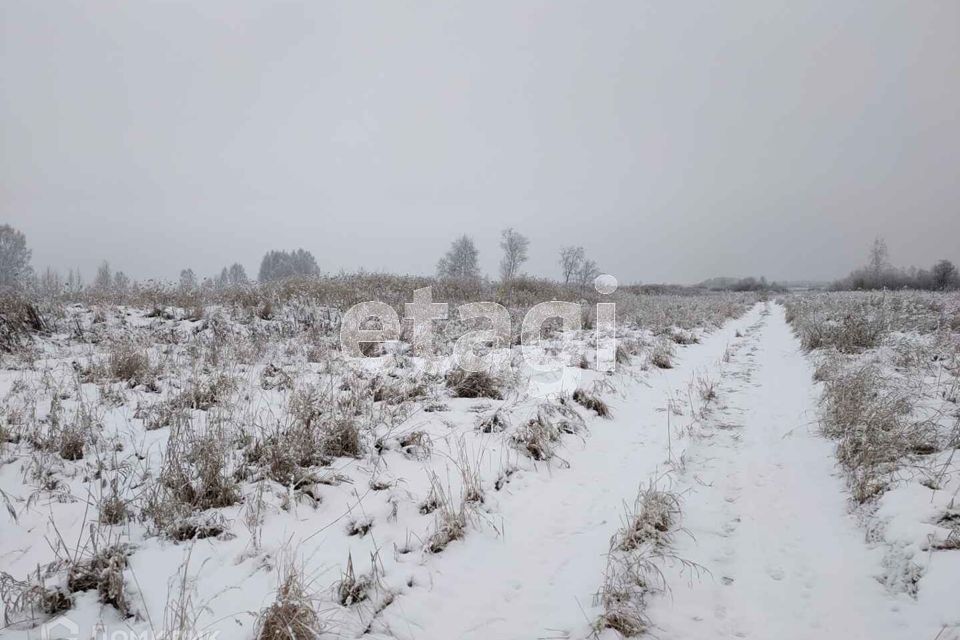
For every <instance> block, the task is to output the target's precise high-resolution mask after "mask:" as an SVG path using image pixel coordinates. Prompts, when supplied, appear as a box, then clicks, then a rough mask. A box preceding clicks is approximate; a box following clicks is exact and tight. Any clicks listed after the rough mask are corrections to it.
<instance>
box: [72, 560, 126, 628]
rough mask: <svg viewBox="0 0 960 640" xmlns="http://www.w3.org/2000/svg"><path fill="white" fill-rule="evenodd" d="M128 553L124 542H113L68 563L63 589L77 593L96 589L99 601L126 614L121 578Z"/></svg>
mask: <svg viewBox="0 0 960 640" xmlns="http://www.w3.org/2000/svg"><path fill="white" fill-rule="evenodd" d="M129 553H130V550H129V549H128V548H127V547H126V546H124V545H113V546H111V547H108V548H106V549H103V550H102V551H99V552H95V553H94V554H93V555H92V556H91V557H89V558H86V559H84V560H80V561H78V562H76V563H74V564H72V565H71V566H70V569H69V571H68V573H67V590H68V591H69V592H70V593H77V592H79V591H89V590H91V589H96V591H97V595H98V596H99V599H100V602H102V603H103V604H108V605H111V606H113V607H114V608H115V609H116V610H117V611H119V612H120V613H121V614H123V615H125V616H127V615H130V614H131V611H130V603H129V602H128V600H127V596H126V594H125V590H124V580H123V571H124V569H126V568H127V556H128V555H129Z"/></svg>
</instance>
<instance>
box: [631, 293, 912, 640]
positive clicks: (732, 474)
mask: <svg viewBox="0 0 960 640" xmlns="http://www.w3.org/2000/svg"><path fill="white" fill-rule="evenodd" d="M720 388H721V392H720V393H721V395H720V398H719V403H720V404H719V407H718V409H717V410H716V411H715V412H714V414H713V415H712V417H711V421H710V422H711V423H712V428H708V429H705V430H704V432H703V433H702V434H701V437H699V438H698V441H696V442H695V443H693V444H692V445H691V446H690V447H689V448H688V449H687V452H686V465H685V471H684V472H683V474H682V475H681V481H682V482H686V483H687V486H688V488H689V489H688V491H687V493H686V495H685V500H684V509H683V511H684V517H683V522H682V525H683V526H684V528H685V529H687V530H688V531H689V532H690V534H691V537H686V538H685V537H684V536H678V538H677V542H676V545H675V552H676V554H677V556H678V557H680V558H684V559H685V560H689V561H692V562H695V563H697V564H698V565H700V566H701V567H702V568H703V569H705V570H706V571H705V572H701V573H700V575H697V574H696V573H695V572H691V571H689V570H686V569H684V568H683V567H681V566H679V565H677V566H673V567H670V568H668V569H667V570H666V571H665V573H666V576H667V583H668V585H670V586H671V593H670V594H669V595H668V596H666V597H661V598H656V599H654V600H652V601H651V603H650V607H649V610H648V613H649V616H650V618H651V619H652V620H653V622H654V624H655V625H656V627H657V629H656V630H655V631H654V635H656V636H657V637H658V638H661V639H662V640H670V639H673V638H676V639H678V640H679V639H683V640H692V639H697V638H704V639H708V638H709V639H711V640H713V639H715V638H762V639H768V638H776V639H777V640H782V639H791V638H797V639H801V638H803V639H806V638H811V639H812V638H844V639H845V640H848V639H857V638H863V639H864V640H866V639H870V640H875V639H885V638H890V639H894V638H896V639H902V638H908V637H917V638H922V637H926V636H925V635H919V634H918V632H917V629H919V622H918V621H917V620H914V619H911V618H912V616H911V614H912V613H913V609H914V607H913V605H912V602H911V601H910V600H909V599H907V598H905V597H902V596H900V597H897V596H894V595H892V594H889V593H888V592H886V591H885V590H884V589H883V587H882V586H881V585H880V583H879V582H878V581H877V580H876V578H875V577H876V576H877V575H879V574H880V571H881V567H880V560H881V554H880V552H879V550H877V549H872V548H870V547H868V545H867V544H866V542H865V541H864V536H863V534H862V533H861V532H860V531H859V530H858V528H857V525H856V522H855V520H854V518H853V516H851V515H850V514H849V512H848V509H847V502H846V492H845V488H844V483H843V481H842V479H841V477H840V475H839V473H838V470H837V469H836V468H835V465H834V458H833V447H832V445H831V444H830V443H829V442H827V441H826V440H823V439H822V438H820V437H819V436H818V435H817V434H816V413H815V402H816V394H815V390H814V386H813V382H812V378H811V368H810V364H809V363H808V362H807V360H806V358H805V357H804V356H803V354H802V353H801V352H800V348H799V344H798V341H797V340H796V338H795V337H794V336H793V334H792V333H791V331H790V329H789V327H788V325H787V324H786V322H785V320H784V317H783V311H782V309H781V308H780V307H779V306H776V305H770V309H769V314H766V315H764V316H763V317H762V318H761V320H760V322H759V323H757V324H755V325H754V326H752V327H751V329H750V330H749V331H748V332H747V334H746V335H745V337H744V338H743V340H742V341H741V342H740V343H739V345H738V348H737V350H736V353H735V354H734V355H733V357H732V363H731V365H730V366H728V367H727V368H726V370H725V371H724V376H723V379H722V381H721V385H720Z"/></svg>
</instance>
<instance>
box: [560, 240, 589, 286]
mask: <svg viewBox="0 0 960 640" xmlns="http://www.w3.org/2000/svg"><path fill="white" fill-rule="evenodd" d="M583 261H584V254H583V247H563V248H562V249H560V272H561V273H562V274H563V284H570V281H571V280H574V279H576V278H578V277H579V273H580V268H581V267H582V266H583Z"/></svg>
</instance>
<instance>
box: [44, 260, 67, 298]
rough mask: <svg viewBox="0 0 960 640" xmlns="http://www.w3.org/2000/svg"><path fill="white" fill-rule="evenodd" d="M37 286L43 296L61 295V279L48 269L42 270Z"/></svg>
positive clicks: (57, 274)
mask: <svg viewBox="0 0 960 640" xmlns="http://www.w3.org/2000/svg"><path fill="white" fill-rule="evenodd" d="M38 284H39V286H40V293H42V294H43V295H44V296H47V297H56V296H59V295H60V294H61V293H63V278H62V277H61V276H60V274H59V273H57V272H56V271H54V270H53V269H51V268H50V267H47V268H46V269H44V270H43V274H42V275H41V276H40V280H39V282H38Z"/></svg>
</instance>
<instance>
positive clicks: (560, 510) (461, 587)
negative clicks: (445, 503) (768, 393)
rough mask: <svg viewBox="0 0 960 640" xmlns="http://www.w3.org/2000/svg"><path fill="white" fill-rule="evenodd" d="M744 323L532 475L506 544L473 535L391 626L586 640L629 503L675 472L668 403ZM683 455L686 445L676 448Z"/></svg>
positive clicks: (514, 504) (658, 375) (513, 494)
mask: <svg viewBox="0 0 960 640" xmlns="http://www.w3.org/2000/svg"><path fill="white" fill-rule="evenodd" d="M758 313H759V309H758V308H756V307H755V308H754V309H753V310H752V311H750V312H749V313H748V316H746V317H745V318H741V319H739V320H733V321H730V322H728V323H726V324H725V325H724V327H722V328H721V329H718V330H717V331H715V332H713V333H712V334H710V335H708V336H706V337H705V338H704V340H703V342H702V343H701V344H697V345H691V346H689V347H685V348H684V349H682V350H681V351H680V352H679V354H678V358H677V362H676V365H675V368H674V369H670V370H663V371H660V370H656V371H652V372H651V373H650V375H649V376H647V377H646V378H645V380H644V383H645V385H640V384H637V385H636V386H635V387H634V388H632V389H631V390H630V391H631V393H630V395H628V396H627V397H626V398H622V399H616V400H612V401H611V402H610V404H611V405H612V409H613V416H614V417H613V419H612V420H594V421H591V422H590V433H589V435H588V436H587V438H586V439H585V441H584V442H583V443H581V444H577V441H576V440H575V439H571V440H570V441H569V442H570V444H568V450H569V449H579V450H574V451H569V455H565V457H568V459H569V460H570V462H571V465H572V466H571V468H569V469H560V470H556V469H555V470H552V471H549V472H548V471H547V470H543V471H541V472H540V473H529V474H523V476H522V477H521V478H519V479H518V480H516V481H511V483H510V485H508V488H507V489H505V490H504V493H505V494H507V495H504V496H502V497H500V498H498V503H499V505H498V506H499V510H498V513H497V514H496V515H497V517H498V518H499V517H502V522H503V525H504V534H503V535H502V536H497V535H496V534H495V533H494V532H492V531H490V530H488V529H481V530H473V531H471V532H470V533H469V534H468V535H467V537H466V539H465V540H464V541H462V543H458V544H454V545H451V546H450V547H449V548H447V549H446V550H445V551H444V552H443V557H442V558H441V559H440V561H439V562H437V563H436V566H435V570H434V572H433V574H432V577H431V584H429V585H425V586H424V588H421V589H415V590H411V591H410V592H408V593H405V594H403V595H402V596H399V597H398V598H397V600H396V601H395V602H394V603H393V604H392V605H391V606H390V607H389V608H388V609H387V610H386V611H385V612H384V614H383V623H384V624H385V625H386V626H387V627H388V628H389V629H390V633H392V634H393V637H396V638H399V639H401V640H413V639H418V640H430V639H434V638H435V639H438V640H440V639H443V640H446V639H448V638H457V639H461V638H478V639H482V640H489V639H491V638H493V639H496V640H511V639H514V638H516V639H521V638H522V639H524V640H530V639H531V638H569V637H585V636H586V635H588V634H589V631H590V624H591V623H592V622H593V621H594V620H595V619H596V617H597V615H598V614H599V612H600V610H599V608H598V607H594V606H593V596H594V594H595V593H596V592H597V590H598V588H599V587H600V584H601V581H602V579H603V574H604V571H605V569H606V563H607V560H606V553H607V551H608V549H609V542H610V536H611V535H613V533H614V532H615V531H616V530H617V529H618V528H619V527H620V525H621V519H622V517H623V513H624V504H633V501H634V499H635V497H636V495H637V490H638V489H639V488H640V487H641V486H646V484H647V482H648V481H649V479H650V478H651V476H652V475H653V474H654V473H656V472H657V470H658V469H659V470H661V471H662V470H663V469H664V468H665V466H666V463H667V462H668V446H669V443H670V438H668V431H667V417H666V414H665V413H664V411H663V405H664V402H665V400H667V399H669V398H672V397H675V396H676V395H677V392H678V391H679V390H683V389H686V388H687V387H688V385H689V381H690V379H691V376H692V375H693V374H694V373H696V372H698V371H702V370H704V369H708V368H710V367H713V366H715V365H716V363H717V361H718V360H719V359H720V358H721V356H722V355H723V352H724V349H725V347H726V345H727V344H728V343H729V342H730V340H731V339H732V337H733V334H734V331H735V329H736V327H737V326H743V324H744V321H745V320H746V321H747V322H749V321H750V318H756V317H757V316H758ZM673 444H674V446H676V442H674V443H673Z"/></svg>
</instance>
